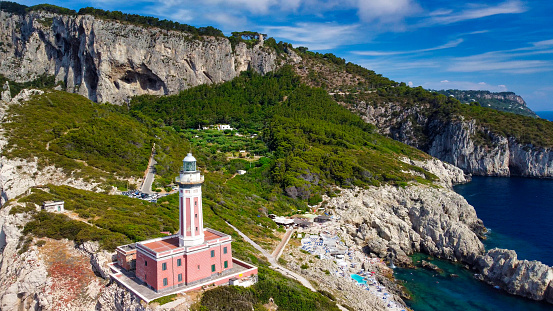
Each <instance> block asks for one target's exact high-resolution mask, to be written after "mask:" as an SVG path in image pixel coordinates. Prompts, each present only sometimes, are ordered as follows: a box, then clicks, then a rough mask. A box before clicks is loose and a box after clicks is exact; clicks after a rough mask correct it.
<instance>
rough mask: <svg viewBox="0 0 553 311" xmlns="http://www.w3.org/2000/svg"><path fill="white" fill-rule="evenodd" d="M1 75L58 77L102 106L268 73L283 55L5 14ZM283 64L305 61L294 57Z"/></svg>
mask: <svg viewBox="0 0 553 311" xmlns="http://www.w3.org/2000/svg"><path fill="white" fill-rule="evenodd" d="M0 41H2V42H10V44H7V45H5V46H3V49H0V73H1V74H3V75H4V76H6V77H7V78H9V79H11V80H15V81H28V80H32V79H34V78H36V77H38V76H40V75H43V74H47V75H54V76H55V77H56V81H61V82H64V84H65V89H66V90H67V91H68V92H75V93H79V94H81V95H84V96H86V97H88V98H89V99H91V100H93V101H96V102H111V103H117V104H122V103H124V102H125V101H128V100H129V98H130V97H132V96H134V95H141V94H153V95H167V94H175V93H177V92H179V91H181V90H184V89H186V88H189V87H192V86H197V85H200V84H211V83H219V82H224V81H228V80H231V79H233V78H234V77H236V76H237V75H239V74H240V72H241V71H244V70H247V69H253V70H255V71H257V72H259V73H262V74H264V73H267V72H269V71H272V70H274V69H276V68H277V54H276V53H274V52H273V51H272V50H271V49H269V48H266V47H263V45H262V43H260V44H257V45H255V46H254V47H252V48H248V47H247V46H246V44H245V43H239V44H237V45H236V46H235V48H234V49H233V48H232V46H231V44H230V41H229V40H228V39H226V38H217V37H201V39H198V40H196V39H193V38H192V36H191V35H190V34H187V33H182V32H176V31H166V30H160V29H156V28H144V27H140V26H134V25H129V24H121V23H118V22H115V21H105V20H101V19H97V18H94V17H92V16H89V15H79V16H67V15H57V14H51V13H46V12H31V13H28V14H26V15H24V16H18V15H12V14H9V13H5V12H0ZM281 60H289V61H290V62H297V61H299V57H298V56H297V55H296V54H295V53H293V52H292V51H289V53H288V54H287V55H286V56H283V59H281Z"/></svg>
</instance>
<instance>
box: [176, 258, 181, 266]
mask: <svg viewBox="0 0 553 311" xmlns="http://www.w3.org/2000/svg"><path fill="white" fill-rule="evenodd" d="M181 265H182V259H180V258H179V259H177V267H180V266H181Z"/></svg>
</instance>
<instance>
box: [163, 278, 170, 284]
mask: <svg viewBox="0 0 553 311" xmlns="http://www.w3.org/2000/svg"><path fill="white" fill-rule="evenodd" d="M167 284H169V283H168V282H167V278H163V286H167Z"/></svg>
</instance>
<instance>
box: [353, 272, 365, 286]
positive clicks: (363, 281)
mask: <svg viewBox="0 0 553 311" xmlns="http://www.w3.org/2000/svg"><path fill="white" fill-rule="evenodd" d="M351 278H352V279H354V280H356V281H357V283H358V284H367V281H365V279H363V277H362V276H360V275H359V274H352V275H351Z"/></svg>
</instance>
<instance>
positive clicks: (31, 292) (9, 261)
mask: <svg viewBox="0 0 553 311" xmlns="http://www.w3.org/2000/svg"><path fill="white" fill-rule="evenodd" d="M28 221H29V218H28V217H27V216H26V214H13V215H10V208H2V209H0V309H1V310H42V309H45V310H47V309H48V307H49V306H50V304H51V302H52V301H51V297H48V295H46V294H45V291H46V288H47V287H48V286H49V285H51V284H49V282H48V278H47V271H46V266H45V265H44V263H43V262H42V261H41V260H40V256H39V254H38V251H37V249H36V247H31V248H30V249H29V250H28V251H26V252H23V253H19V251H18V248H19V247H21V242H23V241H22V240H23V239H22V236H23V234H22V232H21V231H22V230H21V228H22V227H23V226H24V225H25V224H26V223H27V222H28ZM18 246H19V247H18Z"/></svg>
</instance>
